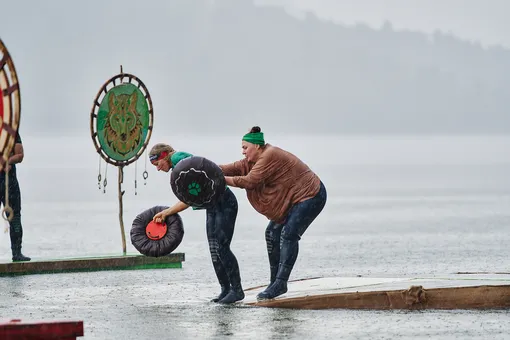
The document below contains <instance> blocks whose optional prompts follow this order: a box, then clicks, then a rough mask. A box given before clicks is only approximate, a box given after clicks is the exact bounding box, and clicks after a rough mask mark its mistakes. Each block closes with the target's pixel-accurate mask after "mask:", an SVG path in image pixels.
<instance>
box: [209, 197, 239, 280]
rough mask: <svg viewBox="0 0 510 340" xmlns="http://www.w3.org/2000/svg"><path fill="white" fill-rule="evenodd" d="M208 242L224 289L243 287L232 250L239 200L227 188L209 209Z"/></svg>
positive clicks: (215, 268) (217, 274)
mask: <svg viewBox="0 0 510 340" xmlns="http://www.w3.org/2000/svg"><path fill="white" fill-rule="evenodd" d="M206 216H207V219H206V229H207V240H208V242H209V251H210V253H211V260H212V263H213V266H214V271H215V272H216V276H217V278H218V281H219V283H220V285H221V286H222V287H230V286H232V287H234V288H240V287H241V276H240V273H239V265H238V263H237V259H236V257H235V255H234V253H232V250H230V242H231V241H232V236H233V235H234V226H235V222H236V218H237V199H236V197H235V195H234V193H233V192H232V191H231V190H230V189H229V188H227V189H226V190H225V193H224V194H223V196H222V197H221V198H220V200H219V201H218V203H217V204H216V205H215V206H214V207H212V208H209V209H207V213H206Z"/></svg>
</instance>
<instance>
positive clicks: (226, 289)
mask: <svg viewBox="0 0 510 340" xmlns="http://www.w3.org/2000/svg"><path fill="white" fill-rule="evenodd" d="M229 290H230V287H229V286H224V285H222V286H221V293H220V295H218V296H217V297H215V298H214V299H212V300H211V302H219V301H220V300H221V299H223V298H224V297H225V296H227V294H228V292H229Z"/></svg>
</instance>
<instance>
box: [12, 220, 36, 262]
mask: <svg viewBox="0 0 510 340" xmlns="http://www.w3.org/2000/svg"><path fill="white" fill-rule="evenodd" d="M9 233H10V236H11V250H12V261H13V262H21V261H30V260H31V258H30V257H28V256H25V255H23V254H22V253H21V240H22V238H23V228H22V227H21V218H20V216H18V215H16V214H15V215H14V217H13V219H12V221H11V222H10V230H9Z"/></svg>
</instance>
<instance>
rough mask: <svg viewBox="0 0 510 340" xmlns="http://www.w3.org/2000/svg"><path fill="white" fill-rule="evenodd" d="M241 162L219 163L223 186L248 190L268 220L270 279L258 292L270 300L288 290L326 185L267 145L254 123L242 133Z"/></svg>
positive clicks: (287, 154)
mask: <svg viewBox="0 0 510 340" xmlns="http://www.w3.org/2000/svg"><path fill="white" fill-rule="evenodd" d="M242 148H243V155H245V158H244V159H243V160H240V161H237V162H234V163H232V164H227V165H221V166H220V167H221V169H222V170H223V173H224V174H225V180H226V182H227V185H230V186H233V187H238V188H243V189H245V190H246V194H247V196H248V200H249V201H250V203H251V205H252V206H253V208H254V209H255V210H257V211H258V212H259V213H261V214H262V215H264V216H266V217H267V218H268V219H269V221H270V222H269V225H268V226H267V228H266V245H267V252H268V256H269V266H270V272H271V282H270V284H269V286H268V287H267V288H266V289H265V290H264V291H263V292H261V293H260V294H259V295H257V298H258V299H273V298H275V297H277V296H279V295H282V294H284V293H286V292H287V281H288V280H289V276H290V273H291V271H292V268H293V267H294V263H295V262H296V259H297V255H298V252H299V245H298V242H299V240H300V239H301V236H302V235H303V233H304V232H305V231H306V229H307V228H308V226H309V225H310V224H311V223H312V222H313V220H314V219H315V218H316V217H317V216H318V215H319V213H320V212H321V211H322V209H323V208H324V205H325V204H326V200H327V193H326V188H325V187H324V184H323V183H322V182H321V180H320V179H319V177H318V176H317V175H316V174H315V173H314V172H313V171H312V170H311V169H310V168H309V167H308V166H307V165H306V164H305V163H303V162H302V161H301V160H300V159H299V158H297V157H296V156H294V155H293V154H291V153H290V152H287V151H285V150H282V149H280V148H278V147H276V146H272V145H270V144H266V143H265V141H264V135H263V133H262V132H261V131H260V128H259V127H258V126H256V127H253V128H252V129H251V131H250V132H249V133H247V134H246V135H245V136H244V137H243V142H242Z"/></svg>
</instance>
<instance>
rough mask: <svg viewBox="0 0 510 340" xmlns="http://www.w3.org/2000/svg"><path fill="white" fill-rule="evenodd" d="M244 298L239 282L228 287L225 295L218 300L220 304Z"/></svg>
mask: <svg viewBox="0 0 510 340" xmlns="http://www.w3.org/2000/svg"><path fill="white" fill-rule="evenodd" d="M242 299H244V291H243V287H241V285H240V284H238V285H236V286H232V287H230V291H229V292H228V294H227V296H225V297H224V298H223V299H221V300H220V301H219V303H221V304H230V303H234V302H237V301H241V300H242Z"/></svg>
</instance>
